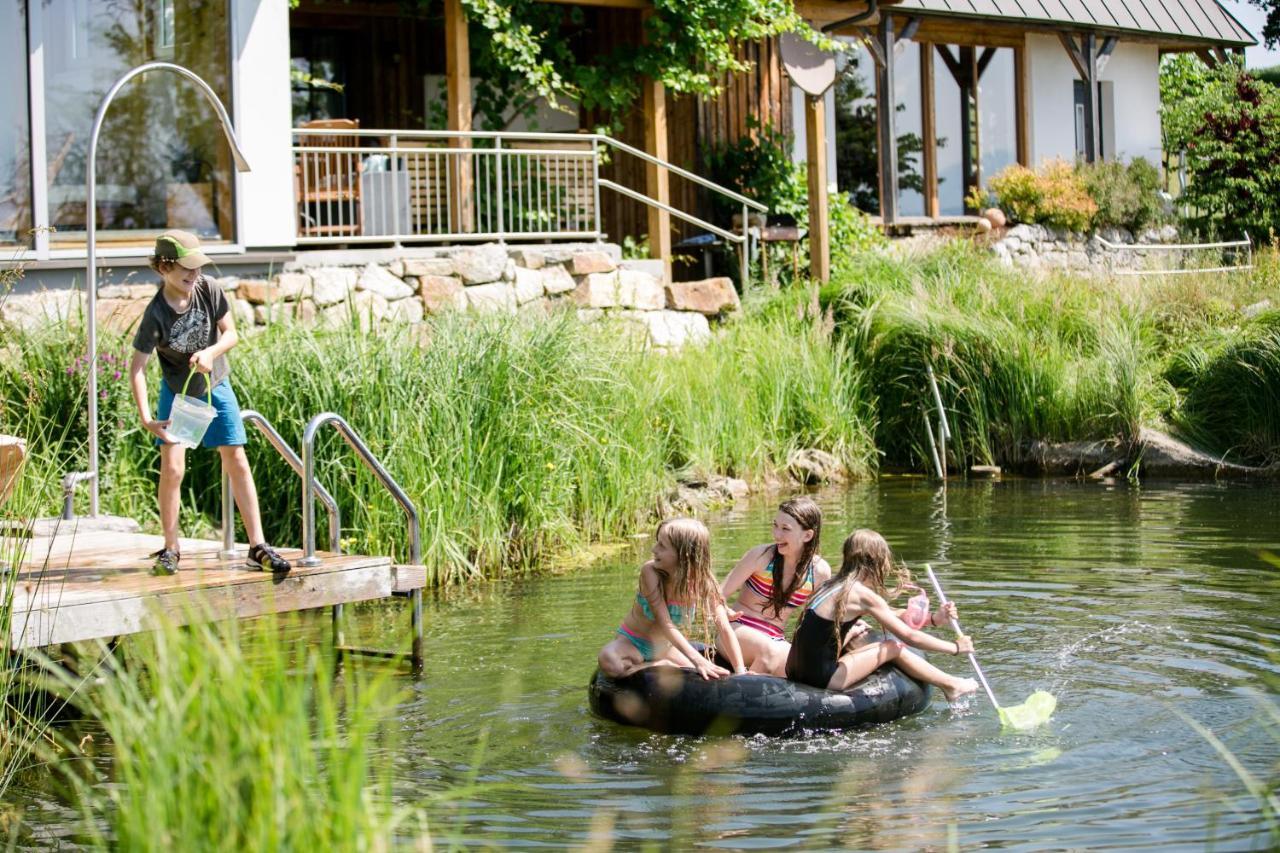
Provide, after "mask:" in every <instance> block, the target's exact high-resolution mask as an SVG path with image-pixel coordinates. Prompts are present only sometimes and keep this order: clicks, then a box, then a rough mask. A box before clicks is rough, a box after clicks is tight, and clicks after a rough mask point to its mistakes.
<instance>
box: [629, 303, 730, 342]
mask: <svg viewBox="0 0 1280 853" xmlns="http://www.w3.org/2000/svg"><path fill="white" fill-rule="evenodd" d="M635 316H636V317H638V318H639V319H640V320H641V322H643V323H644V324H645V327H646V328H647V329H648V332H649V342H650V343H651V344H653V345H654V346H655V347H661V348H664V349H665V348H679V347H682V346H684V345H686V344H700V343H706V342H707V341H709V340H711V326H710V324H708V323H707V318H706V317H705V316H703V315H702V314H698V313H696V312H693V311H638V312H636V315H635Z"/></svg>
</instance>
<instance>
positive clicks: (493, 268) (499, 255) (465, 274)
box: [453, 243, 507, 284]
mask: <svg viewBox="0 0 1280 853" xmlns="http://www.w3.org/2000/svg"><path fill="white" fill-rule="evenodd" d="M453 267H454V272H455V273H457V275H459V276H460V277H461V278H462V281H463V282H464V283H466V284H488V283H489V282H491V281H500V280H501V279H502V274H503V273H504V272H505V271H506V269H507V250H506V249H504V248H502V247H501V246H499V245H498V244H496V243H489V244H486V245H484V246H468V247H466V248H463V249H456V250H454V252H453Z"/></svg>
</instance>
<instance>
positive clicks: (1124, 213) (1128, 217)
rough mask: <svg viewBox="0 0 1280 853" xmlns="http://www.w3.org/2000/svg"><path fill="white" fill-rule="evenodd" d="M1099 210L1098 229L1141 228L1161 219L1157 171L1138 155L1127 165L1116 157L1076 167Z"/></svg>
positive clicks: (1095, 219)
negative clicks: (1115, 158)
mask: <svg viewBox="0 0 1280 853" xmlns="http://www.w3.org/2000/svg"><path fill="white" fill-rule="evenodd" d="M1076 170H1077V171H1078V172H1079V174H1080V177H1081V179H1082V180H1083V181H1084V185H1085V189H1086V190H1087V191H1088V193H1089V197H1090V198H1092V199H1093V202H1094V204H1096V205H1097V206H1098V213H1097V215H1096V216H1095V217H1094V219H1093V225H1094V227H1097V228H1107V227H1111V228H1127V229H1129V230H1130V231H1134V232H1137V231H1141V230H1142V229H1144V228H1147V227H1149V226H1151V225H1154V224H1156V223H1158V222H1160V221H1161V220H1163V219H1164V205H1163V203H1162V201H1161V198H1160V172H1159V171H1158V170H1157V169H1156V167H1155V166H1152V165H1151V164H1150V163H1148V162H1147V161H1146V160H1144V159H1142V158H1141V157H1137V158H1135V159H1134V160H1133V161H1132V162H1130V163H1129V165H1128V166H1126V165H1125V164H1124V163H1121V162H1119V161H1115V160H1108V161H1102V162H1098V163H1081V164H1079V165H1077V166H1076Z"/></svg>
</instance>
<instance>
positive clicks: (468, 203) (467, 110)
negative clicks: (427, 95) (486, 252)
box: [444, 0, 475, 234]
mask: <svg viewBox="0 0 1280 853" xmlns="http://www.w3.org/2000/svg"><path fill="white" fill-rule="evenodd" d="M444 51H445V87H446V90H447V92H448V100H449V104H448V128H449V130H461V131H468V130H471V42H470V39H469V38H468V36H467V14H466V11H465V10H464V9H463V8H462V0H444ZM449 146H450V147H451V148H458V149H465V148H470V147H471V140H469V139H451V140H450V141H449ZM471 164H472V158H471V156H470V155H463V154H458V155H452V156H450V158H449V177H450V184H451V186H452V189H453V191H452V192H451V193H450V194H449V215H450V217H451V218H452V219H453V228H454V229H456V230H457V231H458V232H459V233H463V234H468V233H470V232H472V231H474V230H475V205H474V202H473V200H472V197H471V187H472V178H471Z"/></svg>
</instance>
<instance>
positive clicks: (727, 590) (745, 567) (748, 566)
mask: <svg viewBox="0 0 1280 853" xmlns="http://www.w3.org/2000/svg"><path fill="white" fill-rule="evenodd" d="M768 549H769V546H768V545H757V546H756V547H754V548H752V549H751V550H750V551H748V552H747V553H745V554H743V555H742V559H741V560H739V561H738V563H737V565H735V566H734V567H733V568H732V569H731V570H730V571H729V574H727V575H725V578H724V581H723V582H722V583H721V584H720V595H721V596H723V597H724V600H725V601H726V602H727V601H728V600H729V599H730V598H732V597H733V594H734V593H736V592H737V591H738V590H740V589H742V585H743V584H744V583H746V582H747V578H749V577H751V575H752V574H754V573H755V570H756V569H758V568H759V567H760V560H761V558H762V557H763V556H764V553H765V552H766V551H767V550H768Z"/></svg>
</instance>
